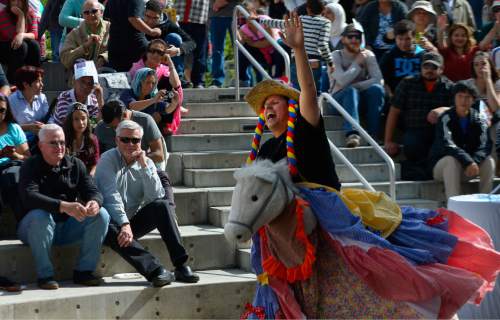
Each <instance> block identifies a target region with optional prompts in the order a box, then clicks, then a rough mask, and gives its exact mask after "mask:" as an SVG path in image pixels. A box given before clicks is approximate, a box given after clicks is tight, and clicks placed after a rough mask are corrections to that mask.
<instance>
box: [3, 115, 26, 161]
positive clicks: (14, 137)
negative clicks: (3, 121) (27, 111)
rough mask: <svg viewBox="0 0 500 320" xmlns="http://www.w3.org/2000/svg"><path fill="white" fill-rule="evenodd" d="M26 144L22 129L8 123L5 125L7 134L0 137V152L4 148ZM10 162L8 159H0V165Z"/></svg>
mask: <svg viewBox="0 0 500 320" xmlns="http://www.w3.org/2000/svg"><path fill="white" fill-rule="evenodd" d="M26 142H27V140H26V135H25V134H24V131H23V129H21V127H20V126H19V125H18V124H17V123H9V124H8V125H7V132H5V133H4V134H2V135H1V136H0V150H1V149H3V148H5V147H6V146H14V147H17V146H19V145H21V144H23V143H26ZM10 161H11V160H10V158H7V157H4V158H1V159H0V165H4V164H7V163H9V162H10Z"/></svg>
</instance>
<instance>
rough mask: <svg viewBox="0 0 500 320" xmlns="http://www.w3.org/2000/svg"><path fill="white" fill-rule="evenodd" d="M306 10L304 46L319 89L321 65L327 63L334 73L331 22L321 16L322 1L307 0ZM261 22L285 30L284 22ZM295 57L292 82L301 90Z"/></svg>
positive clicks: (301, 18)
mask: <svg viewBox="0 0 500 320" xmlns="http://www.w3.org/2000/svg"><path fill="white" fill-rule="evenodd" d="M306 8H307V15H305V16H300V20H301V21H302V26H303V30H304V46H305V48H306V53H307V57H308V59H309V64H310V66H311V69H312V71H313V76H314V82H315V84H316V88H317V89H319V87H320V86H319V81H320V79H321V64H322V63H326V64H327V65H328V69H329V72H333V60H332V53H331V51H330V47H329V45H328V43H329V41H330V29H331V22H330V20H328V19H326V18H324V17H322V16H321V13H322V12H323V8H324V5H323V4H322V2H321V1H314V0H307V2H306ZM259 22H260V23H261V24H263V25H266V26H269V27H271V28H280V29H282V30H283V29H284V28H285V21H284V20H276V19H259ZM293 56H294V53H293V52H292V63H291V77H292V79H291V81H292V84H293V86H294V87H295V88H297V89H299V90H300V87H299V84H298V81H297V72H296V68H295V62H294V59H293Z"/></svg>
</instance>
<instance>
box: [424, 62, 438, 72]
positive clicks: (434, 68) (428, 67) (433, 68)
mask: <svg viewBox="0 0 500 320" xmlns="http://www.w3.org/2000/svg"><path fill="white" fill-rule="evenodd" d="M422 68H424V69H432V70H437V69H438V66H436V65H435V64H432V63H424V64H423V65H422Z"/></svg>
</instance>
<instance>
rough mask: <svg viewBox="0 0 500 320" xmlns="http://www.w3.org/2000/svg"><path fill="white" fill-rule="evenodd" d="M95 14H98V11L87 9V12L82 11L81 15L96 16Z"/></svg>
mask: <svg viewBox="0 0 500 320" xmlns="http://www.w3.org/2000/svg"><path fill="white" fill-rule="evenodd" d="M97 12H99V9H89V10H85V11H83V14H84V15H89V14H96V13H97Z"/></svg>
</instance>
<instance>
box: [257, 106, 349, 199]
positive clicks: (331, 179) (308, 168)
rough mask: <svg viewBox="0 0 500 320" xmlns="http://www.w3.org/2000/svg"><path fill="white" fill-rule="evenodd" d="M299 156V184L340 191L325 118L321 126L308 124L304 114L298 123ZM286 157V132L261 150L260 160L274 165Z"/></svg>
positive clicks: (297, 153)
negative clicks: (314, 184) (312, 183)
mask: <svg viewBox="0 0 500 320" xmlns="http://www.w3.org/2000/svg"><path fill="white" fill-rule="evenodd" d="M294 146H295V156H296V157H297V163H298V166H297V167H298V169H299V173H300V174H299V177H298V178H297V179H296V180H297V181H304V180H305V181H308V182H314V183H319V184H323V185H326V186H329V187H333V188H335V189H337V190H340V182H339V178H338V176H337V172H336V171H335V164H334V162H333V159H332V155H331V153H330V146H329V144H328V138H327V137H326V132H325V125H324V123H323V118H322V117H321V118H320V122H319V124H318V126H317V127H314V126H312V125H311V124H310V123H309V122H307V121H306V120H305V119H304V118H303V117H302V116H301V115H300V113H298V114H297V122H296V123H295V139H294ZM285 157H286V131H285V132H284V133H283V134H282V135H281V136H279V137H278V138H275V137H272V138H271V139H269V140H267V141H266V142H265V143H264V144H263V145H262V146H261V148H260V150H259V153H258V155H257V158H258V159H269V160H271V161H273V162H278V161H279V160H281V159H283V158H285Z"/></svg>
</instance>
